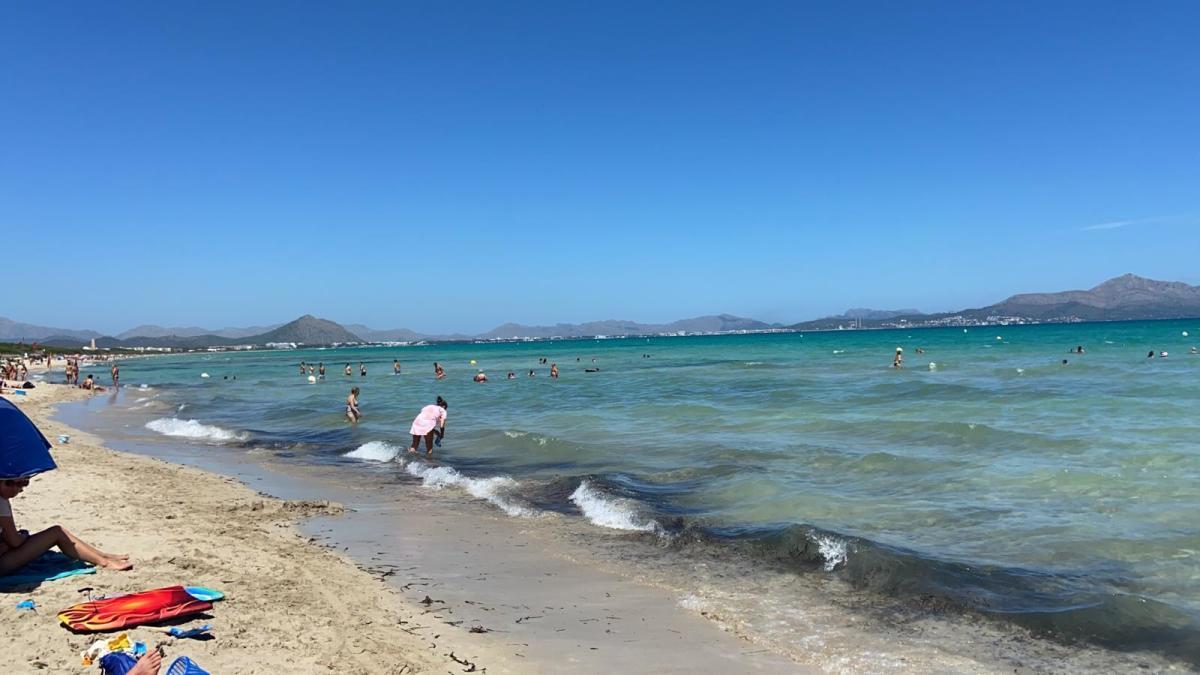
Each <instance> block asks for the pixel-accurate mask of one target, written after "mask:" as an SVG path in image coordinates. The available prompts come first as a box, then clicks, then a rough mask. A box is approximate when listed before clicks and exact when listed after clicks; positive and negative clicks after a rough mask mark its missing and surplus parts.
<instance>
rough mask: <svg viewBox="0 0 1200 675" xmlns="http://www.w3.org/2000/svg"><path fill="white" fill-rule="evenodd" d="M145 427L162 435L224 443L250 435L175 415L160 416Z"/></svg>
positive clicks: (244, 438) (243, 438)
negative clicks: (182, 418)
mask: <svg viewBox="0 0 1200 675" xmlns="http://www.w3.org/2000/svg"><path fill="white" fill-rule="evenodd" d="M146 428H147V429H150V430H151V431H157V432H158V433H160V434H162V435H164V436H177V437H179V438H195V439H198V440H205V441H217V442H218V443H226V442H229V441H244V440H246V439H247V438H249V437H250V435H249V434H247V433H245V432H240V433H239V432H236V431H230V430H228V429H222V428H221V427H218V426H215V425H212V424H201V423H200V422H199V421H198V420H181V419H179V418H177V417H160V418H158V419H156V420H151V421H149V422H146Z"/></svg>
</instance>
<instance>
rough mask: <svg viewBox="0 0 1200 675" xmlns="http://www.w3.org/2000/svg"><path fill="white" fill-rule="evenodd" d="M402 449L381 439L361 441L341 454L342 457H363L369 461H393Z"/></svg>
mask: <svg viewBox="0 0 1200 675" xmlns="http://www.w3.org/2000/svg"><path fill="white" fill-rule="evenodd" d="M403 451H404V448H401V447H399V446H396V445H392V444H391V443H385V442H383V441H371V442H369V443H363V444H362V445H360V446H358V447H357V448H355V449H353V450H351V451H350V452H347V453H346V454H344V455H342V457H349V458H350V459H365V460H367V461H370V462H392V461H395V459H396V458H397V457H399V456H400V453H401V452H403Z"/></svg>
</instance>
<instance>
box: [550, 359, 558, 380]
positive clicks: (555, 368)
mask: <svg viewBox="0 0 1200 675" xmlns="http://www.w3.org/2000/svg"><path fill="white" fill-rule="evenodd" d="M550 377H553V378H554V379H556V380H557V379H558V364H557V363H551V364H550Z"/></svg>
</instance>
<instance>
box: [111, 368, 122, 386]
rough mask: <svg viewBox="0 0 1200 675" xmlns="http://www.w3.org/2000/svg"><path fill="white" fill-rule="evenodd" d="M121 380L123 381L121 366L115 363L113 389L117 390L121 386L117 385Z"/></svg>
mask: <svg viewBox="0 0 1200 675" xmlns="http://www.w3.org/2000/svg"><path fill="white" fill-rule="evenodd" d="M120 379H121V366H119V365H117V363H116V362H115V361H114V362H113V365H112V380H113V389H116V388H117V387H120V386H121V385H119V384H117V382H118V381H119V380H120Z"/></svg>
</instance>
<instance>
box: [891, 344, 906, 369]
mask: <svg viewBox="0 0 1200 675" xmlns="http://www.w3.org/2000/svg"><path fill="white" fill-rule="evenodd" d="M892 367H893V368H903V367H904V348H903V347H896V356H895V357H893V358H892Z"/></svg>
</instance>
